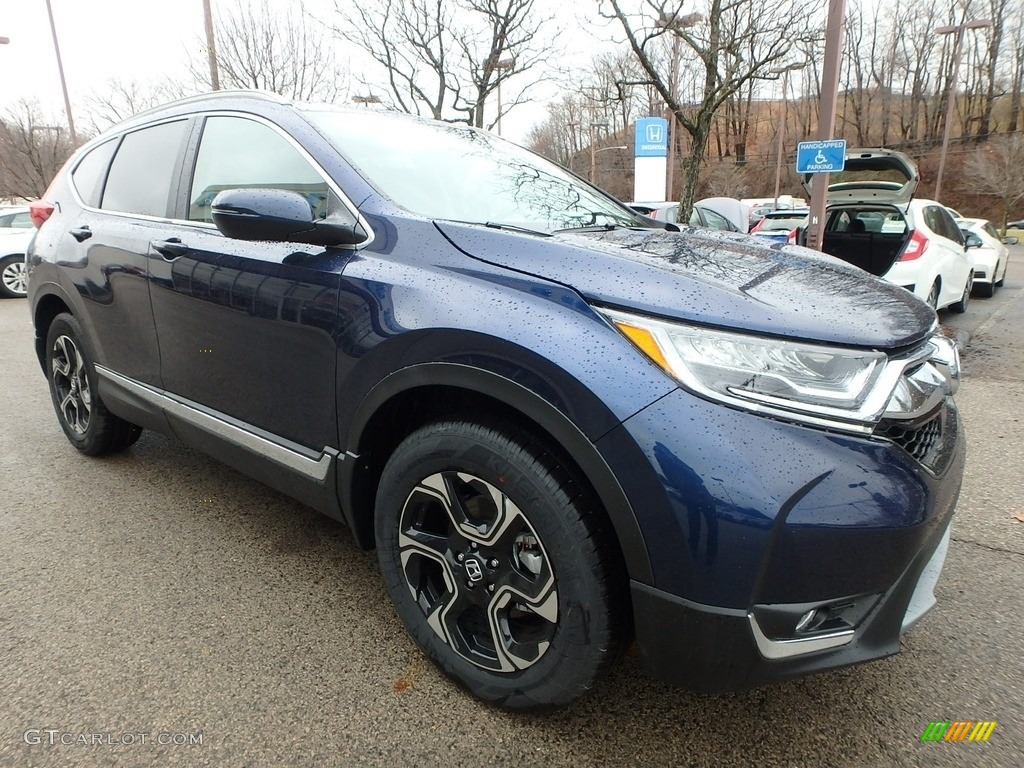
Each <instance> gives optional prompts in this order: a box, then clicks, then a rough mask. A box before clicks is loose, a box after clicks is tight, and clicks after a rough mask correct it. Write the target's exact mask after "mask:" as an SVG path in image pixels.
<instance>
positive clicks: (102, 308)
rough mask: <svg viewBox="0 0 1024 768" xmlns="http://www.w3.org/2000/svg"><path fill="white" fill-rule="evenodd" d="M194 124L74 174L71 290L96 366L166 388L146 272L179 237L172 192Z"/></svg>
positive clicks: (99, 155)
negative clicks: (157, 244)
mask: <svg viewBox="0 0 1024 768" xmlns="http://www.w3.org/2000/svg"><path fill="white" fill-rule="evenodd" d="M189 124H190V121H189V120H188V119H184V118H182V119H175V120H169V121H165V122H161V123H158V124H155V125H149V126H146V127H143V128H140V129H137V130H133V131H130V132H128V133H125V134H123V135H122V136H120V137H117V138H114V139H111V140H109V141H107V142H104V143H102V144H99V145H98V146H96V147H95V148H93V149H92V150H90V151H89V152H88V153H87V154H86V155H85V156H84V157H83V158H82V159H81V160H80V161H79V162H78V163H77V165H76V166H75V168H74V169H73V170H72V172H71V183H72V186H73V187H74V190H75V193H76V195H77V197H78V202H80V203H81V206H82V207H81V211H80V212H79V214H78V216H76V217H75V218H74V220H73V221H74V223H73V226H72V227H71V228H70V229H69V231H68V232H67V233H65V234H63V235H62V237H61V242H60V246H59V259H60V261H61V262H62V263H63V264H64V265H65V266H69V267H70V266H73V267H74V268H73V269H66V270H64V271H63V275H64V276H66V277H67V279H68V280H69V281H71V285H68V286H65V288H66V289H67V290H68V291H69V292H70V293H72V295H76V296H77V297H78V298H80V300H81V301H82V302H84V304H85V305H86V306H85V312H84V313H83V321H84V322H86V323H87V324H88V325H89V326H91V330H92V332H91V333H90V338H91V339H92V340H93V342H94V343H95V344H96V346H97V350H96V352H97V361H98V362H99V363H101V364H102V365H103V366H105V367H108V368H110V369H112V370H113V371H115V372H117V373H119V374H121V375H123V376H127V377H129V378H131V379H134V380H137V381H141V382H144V383H146V384H151V385H159V371H160V365H159V359H160V358H159V350H158V348H157V337H156V329H155V327H154V325H153V313H152V307H151V303H150V296H149V286H148V283H147V273H148V271H149V264H148V262H149V260H150V257H151V253H150V246H149V244H150V242H151V241H153V240H163V239H166V238H167V237H170V236H171V235H173V233H174V224H173V223H172V222H171V220H170V217H169V212H170V206H171V205H172V198H173V194H172V192H171V187H172V185H173V183H174V181H175V180H176V178H177V174H178V169H179V167H180V165H181V161H182V157H183V153H184V146H185V138H186V136H187V134H188V130H189Z"/></svg>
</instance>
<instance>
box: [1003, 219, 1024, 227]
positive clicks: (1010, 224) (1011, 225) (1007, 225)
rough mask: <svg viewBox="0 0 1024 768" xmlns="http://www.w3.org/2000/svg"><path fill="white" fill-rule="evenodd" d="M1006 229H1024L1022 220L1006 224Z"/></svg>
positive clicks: (1023, 220)
mask: <svg viewBox="0 0 1024 768" xmlns="http://www.w3.org/2000/svg"><path fill="white" fill-rule="evenodd" d="M1006 227H1007V229H1024V219H1021V220H1020V221H1010V222H1007V223H1006Z"/></svg>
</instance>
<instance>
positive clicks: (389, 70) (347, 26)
mask: <svg viewBox="0 0 1024 768" xmlns="http://www.w3.org/2000/svg"><path fill="white" fill-rule="evenodd" d="M335 10H336V12H337V14H338V19H339V21H338V24H337V26H336V28H335V32H336V34H337V35H338V36H339V37H341V38H342V39H344V40H346V41H348V42H349V43H351V44H353V45H355V46H357V47H358V48H360V49H361V50H362V52H363V53H364V54H367V55H369V56H370V57H371V58H372V59H373V61H375V62H376V64H377V65H378V69H379V71H380V74H381V79H380V80H374V79H373V78H364V80H363V82H364V84H365V85H367V86H369V87H374V86H377V87H383V88H385V89H386V90H387V91H388V94H389V96H390V101H391V103H392V104H393V106H395V107H396V108H398V109H400V110H402V111H403V112H409V113H412V114H417V115H429V116H430V117H433V118H435V119H438V120H450V121H453V122H464V123H468V124H469V125H474V126H477V127H479V128H482V127H493V126H494V124H495V123H496V122H497V121H498V120H499V119H500V118H501V117H502V116H503V115H504V114H507V113H508V112H509V110H511V109H512V108H513V107H515V106H517V105H518V104H522V103H524V102H526V101H528V100H529V90H530V88H531V87H532V86H533V85H536V84H537V83H538V82H540V81H541V80H542V79H544V78H543V77H536V76H535V77H533V78H531V81H532V82H531V84H530V85H528V86H526V87H522V88H518V89H516V90H512V89H511V88H510V87H509V86H508V85H506V83H508V82H509V81H510V80H512V79H513V78H516V77H517V76H519V75H522V74H523V73H526V72H530V71H531V70H535V69H538V68H539V67H540V65H542V64H545V63H547V62H548V61H549V60H550V59H551V57H552V54H553V48H552V43H551V41H550V40H549V39H548V38H547V37H546V32H547V29H548V27H549V26H550V22H551V18H550V17H549V16H545V15H543V14H542V13H541V10H540V8H539V6H538V4H537V2H536V0H380V2H376V3H374V2H364V3H349V2H347V0H346V2H344V3H338V2H336V3H335ZM503 86H504V87H505V92H504V93H502V91H501V89H502V87H503ZM495 95H501V96H503V97H504V101H503V103H502V105H501V107H500V109H498V108H495V110H494V111H493V117H489V116H488V103H489V101H490V100H491V99H492V98H493V97H494V96H495Z"/></svg>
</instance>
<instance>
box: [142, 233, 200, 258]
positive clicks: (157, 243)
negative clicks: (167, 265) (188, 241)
mask: <svg viewBox="0 0 1024 768" xmlns="http://www.w3.org/2000/svg"><path fill="white" fill-rule="evenodd" d="M150 245H151V246H153V250H154V251H156V252H157V253H159V254H160V255H161V256H163V257H164V258H165V259H167V260H168V261H173V260H174V259H176V258H178V257H179V256H184V255H185V254H186V253H188V252H189V251H190V250H191V249H190V248H189V247H188V246H187V245H185V244H184V243H182V242H181V239H180V238H177V237H169V238H167V239H166V240H153V241H152V242H151V243H150Z"/></svg>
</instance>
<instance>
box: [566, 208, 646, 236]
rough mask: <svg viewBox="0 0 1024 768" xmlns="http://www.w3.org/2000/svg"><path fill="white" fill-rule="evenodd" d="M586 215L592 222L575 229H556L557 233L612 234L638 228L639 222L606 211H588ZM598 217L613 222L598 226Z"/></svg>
mask: <svg viewBox="0 0 1024 768" xmlns="http://www.w3.org/2000/svg"><path fill="white" fill-rule="evenodd" d="M586 215H588V216H590V221H588V222H586V223H581V224H579V225H577V226H575V227H563V228H561V229H556V230H555V232H556V233H558V232H610V231H611V230H613V229H618V228H619V227H635V226H637V222H636V221H633V220H632V219H625V218H622V217H621V216H616V215H615V214H613V213H608V212H606V211H588V212H587V214H586ZM598 217H604V218H606V219H611V221H609V222H608V223H607V224H598V223H597V219H598ZM573 218H575V217H573Z"/></svg>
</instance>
